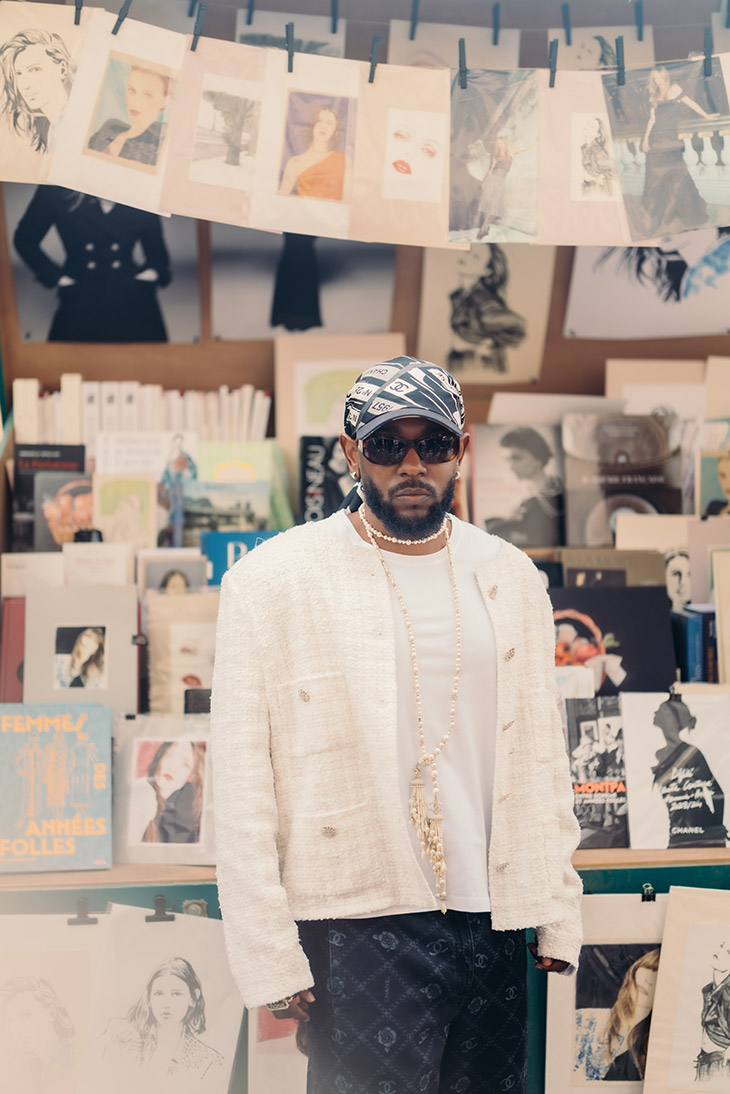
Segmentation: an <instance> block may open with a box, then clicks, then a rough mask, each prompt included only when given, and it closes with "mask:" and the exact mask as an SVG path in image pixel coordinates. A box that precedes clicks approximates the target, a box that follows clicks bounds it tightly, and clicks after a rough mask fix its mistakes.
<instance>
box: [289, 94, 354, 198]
mask: <svg viewBox="0 0 730 1094" xmlns="http://www.w3.org/2000/svg"><path fill="white" fill-rule="evenodd" d="M355 111H356V101H355V99H352V98H349V97H347V96H341V95H334V96H327V95H321V94H314V93H313V92H308V91H290V92H289V95H288V98H287V108H286V125H285V130H284V146H283V149H282V154H281V163H280V169H279V189H278V193H279V195H281V196H282V197H287V196H296V197H308V198H318V199H320V200H323V201H335V202H346V201H348V200H349V186H350V175H351V171H352V149H353V144H354V130H355Z"/></svg>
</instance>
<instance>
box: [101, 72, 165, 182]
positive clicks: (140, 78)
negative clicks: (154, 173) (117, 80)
mask: <svg viewBox="0 0 730 1094" xmlns="http://www.w3.org/2000/svg"><path fill="white" fill-rule="evenodd" d="M124 100H125V106H126V110H127V118H126V119H121V118H107V120H106V121H105V122H104V123H103V125H102V126H101V127H100V128H99V129H97V131H96V132H95V133H94V134H92V136H91V138H90V139H89V144H88V147H89V148H90V149H91V151H92V152H103V153H104V154H105V155H107V156H111V157H113V158H114V159H122V160H130V161H134V162H135V163H143V164H146V165H147V166H148V167H155V166H156V165H157V160H158V156H159V152H160V147H161V144H162V141H163V138H164V135H165V124H164V122H163V120H162V117H163V114H164V112H165V110H166V109H167V106H168V105H169V102H170V77H169V76H165V75H163V74H162V73H161V72H155V71H154V70H152V69H148V68H140V67H138V66H136V65H133V66H132V67H131V68H130V70H129V75H128V77H127V87H126V91H125V96H124Z"/></svg>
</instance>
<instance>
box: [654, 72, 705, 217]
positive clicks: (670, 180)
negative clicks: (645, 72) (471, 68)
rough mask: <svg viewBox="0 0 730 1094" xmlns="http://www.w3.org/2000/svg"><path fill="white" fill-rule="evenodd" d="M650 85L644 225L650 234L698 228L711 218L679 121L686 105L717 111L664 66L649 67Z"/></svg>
mask: <svg viewBox="0 0 730 1094" xmlns="http://www.w3.org/2000/svg"><path fill="white" fill-rule="evenodd" d="M647 90H648V94H649V104H650V110H649V121H648V123H647V126H646V130H645V132H644V137H643V140H642V142H641V149H642V151H643V152H644V153H645V155H646V172H645V175H644V191H643V194H642V196H641V205H642V210H643V214H644V221H643V227H644V229H645V231H646V234H647V235H648V236H650V235H656V234H658V233H660V232H663V233H668V232H681V231H682V230H683V229H685V228H699V227H700V226H701V225H703V224H705V223H706V222H707V219H708V213H707V203H706V202H705V200H704V198H703V197H702V196H701V195H700V192H699V190H698V189H697V186H696V185H695V182H694V179H693V178H692V176H691V175H690V173H689V169H688V167H687V164H686V163H685V161H684V141H683V140H682V138H681V137H680V136H679V126H680V122H681V120H682V118H683V115H684V110H683V108H684V107H686V108H687V109H689V110H692V111H693V112H694V113H695V114H699V115H700V117H702V118H708V119H710V118H717V117H719V115H718V114H708V113H707V112H706V111H705V110H703V108H702V107H701V106H700V105H699V103H697V102H695V100H694V99H691V98H690V97H689V95H686V94H685V93H684V91H683V89H682V87H681V86H680V85H679V84H677V83H673V82H672V79H671V77H670V75H669V73H668V72H667V70H666V68H664V67H659V68H653V69H652V70H651V72H650V74H649V82H648V88H647Z"/></svg>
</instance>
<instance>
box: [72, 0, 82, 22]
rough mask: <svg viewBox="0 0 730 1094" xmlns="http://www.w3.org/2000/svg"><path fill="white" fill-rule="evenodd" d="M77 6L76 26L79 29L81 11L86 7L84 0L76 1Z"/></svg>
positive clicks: (75, 13)
mask: <svg viewBox="0 0 730 1094" xmlns="http://www.w3.org/2000/svg"><path fill="white" fill-rule="evenodd" d="M74 2H75V4H76V11H75V12H74V26H75V27H77V26H78V25H79V23H80V22H81V9H82V7H83V6H84V0H74Z"/></svg>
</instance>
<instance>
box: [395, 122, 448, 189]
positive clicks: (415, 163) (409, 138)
mask: <svg viewBox="0 0 730 1094" xmlns="http://www.w3.org/2000/svg"><path fill="white" fill-rule="evenodd" d="M445 122H447V118H446V115H445V114H443V115H442V114H438V113H436V112H434V111H430V110H389V111H388V120H387V126H388V128H387V136H386V142H385V167H384V186H383V196H384V197H386V198H393V197H395V198H398V197H400V198H407V199H409V200H411V201H429V202H437V201H440V200H441V193H442V188H443V176H444V157H445V149H446V148H447V145H448V138H447V131H446V127H445Z"/></svg>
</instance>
